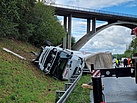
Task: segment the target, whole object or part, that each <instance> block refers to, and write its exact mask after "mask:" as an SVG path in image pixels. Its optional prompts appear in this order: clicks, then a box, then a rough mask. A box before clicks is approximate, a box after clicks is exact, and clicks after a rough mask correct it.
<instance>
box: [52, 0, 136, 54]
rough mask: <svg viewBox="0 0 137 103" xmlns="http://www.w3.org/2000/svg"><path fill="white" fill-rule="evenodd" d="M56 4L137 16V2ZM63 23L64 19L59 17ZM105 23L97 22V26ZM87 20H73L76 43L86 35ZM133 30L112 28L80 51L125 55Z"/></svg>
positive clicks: (110, 0) (106, 0) (80, 0)
mask: <svg viewBox="0 0 137 103" xmlns="http://www.w3.org/2000/svg"><path fill="white" fill-rule="evenodd" d="M53 1H54V2H55V4H60V5H68V6H76V7H81V8H88V9H96V10H103V11H108V12H116V13H124V14H130V15H137V0H53ZM58 18H59V20H60V21H61V22H62V20H63V17H59V16H58ZM104 23H105V22H102V21H97V22H96V26H99V25H102V24H104ZM86 25H87V23H86V19H78V18H72V33H71V35H72V36H73V37H75V39H76V41H77V40H78V39H80V38H81V37H82V36H84V34H86ZM130 32H131V29H129V28H126V27H122V26H111V27H109V28H107V29H105V30H103V31H101V32H100V33H98V34H97V35H95V36H94V37H93V38H91V39H90V41H89V42H87V43H86V44H85V45H84V46H83V47H82V48H81V49H80V51H87V52H92V53H96V52H112V54H123V53H124V51H125V50H126V49H127V48H128V46H129V44H130V42H131V40H132V38H133V36H131V35H130Z"/></svg>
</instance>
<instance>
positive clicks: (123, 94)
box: [90, 77, 137, 103]
mask: <svg viewBox="0 0 137 103" xmlns="http://www.w3.org/2000/svg"><path fill="white" fill-rule="evenodd" d="M102 84H103V85H104V90H103V93H104V96H105V102H107V103H112V102H116V103H137V84H135V80H134V78H131V77H119V78H116V77H107V78H102ZM90 94H91V95H90V98H91V103H94V102H93V92H92V90H91V93H90Z"/></svg>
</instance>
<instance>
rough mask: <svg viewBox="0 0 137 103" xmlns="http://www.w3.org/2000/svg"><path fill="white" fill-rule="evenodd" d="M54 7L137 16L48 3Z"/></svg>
mask: <svg viewBox="0 0 137 103" xmlns="http://www.w3.org/2000/svg"><path fill="white" fill-rule="evenodd" d="M46 5H50V6H54V7H61V8H66V9H75V10H83V11H89V12H96V13H104V14H111V15H117V16H126V17H133V18H137V15H132V14H125V13H117V12H110V11H103V10H96V9H90V8H83V7H76V6H69V5H61V4H54V3H50V4H46Z"/></svg>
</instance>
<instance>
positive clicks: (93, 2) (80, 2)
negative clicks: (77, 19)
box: [55, 0, 134, 9]
mask: <svg viewBox="0 0 137 103" xmlns="http://www.w3.org/2000/svg"><path fill="white" fill-rule="evenodd" d="M131 1H134V0H99V2H98V1H97V0H56V1H55V3H56V4H63V5H70V6H77V7H84V8H92V9H101V8H104V7H110V6H115V5H119V4H122V3H127V2H131Z"/></svg>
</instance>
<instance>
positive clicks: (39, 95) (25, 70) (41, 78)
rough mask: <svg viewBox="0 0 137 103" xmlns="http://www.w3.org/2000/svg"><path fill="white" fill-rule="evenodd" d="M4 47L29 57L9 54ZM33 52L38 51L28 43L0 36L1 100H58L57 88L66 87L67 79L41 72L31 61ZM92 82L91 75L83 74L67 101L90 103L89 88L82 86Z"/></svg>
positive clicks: (4, 102) (2, 102) (16, 102)
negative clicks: (58, 78)
mask: <svg viewBox="0 0 137 103" xmlns="http://www.w3.org/2000/svg"><path fill="white" fill-rule="evenodd" d="M3 47H5V48H7V49H9V50H11V51H13V52H15V53H18V54H19V55H21V56H23V57H25V58H26V59H27V60H26V61H24V60H21V59H20V58H18V57H16V56H14V55H12V54H10V53H7V52H5V51H3V50H2V48H3ZM31 51H36V52H37V53H39V51H40V50H39V48H36V47H34V46H32V45H30V44H29V43H24V42H21V41H17V40H14V39H6V38H3V39H0V103H55V99H56V98H55V95H56V90H64V83H65V82H67V81H59V80H55V79H53V78H52V77H50V76H47V75H45V74H44V72H42V71H40V70H39V68H37V67H36V66H35V65H34V64H33V63H31V62H30V61H31V60H32V59H34V58H35V57H34V55H33V54H31V53H30V52H31ZM89 81H90V75H86V76H83V77H82V78H81V80H80V81H79V83H78V85H77V86H76V87H75V89H74V91H73V92H72V94H71V95H70V97H69V99H68V100H69V101H67V102H66V103H89V102H90V99H89V93H90V90H89V89H83V88H82V87H81V85H82V84H83V83H88V82H89Z"/></svg>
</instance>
